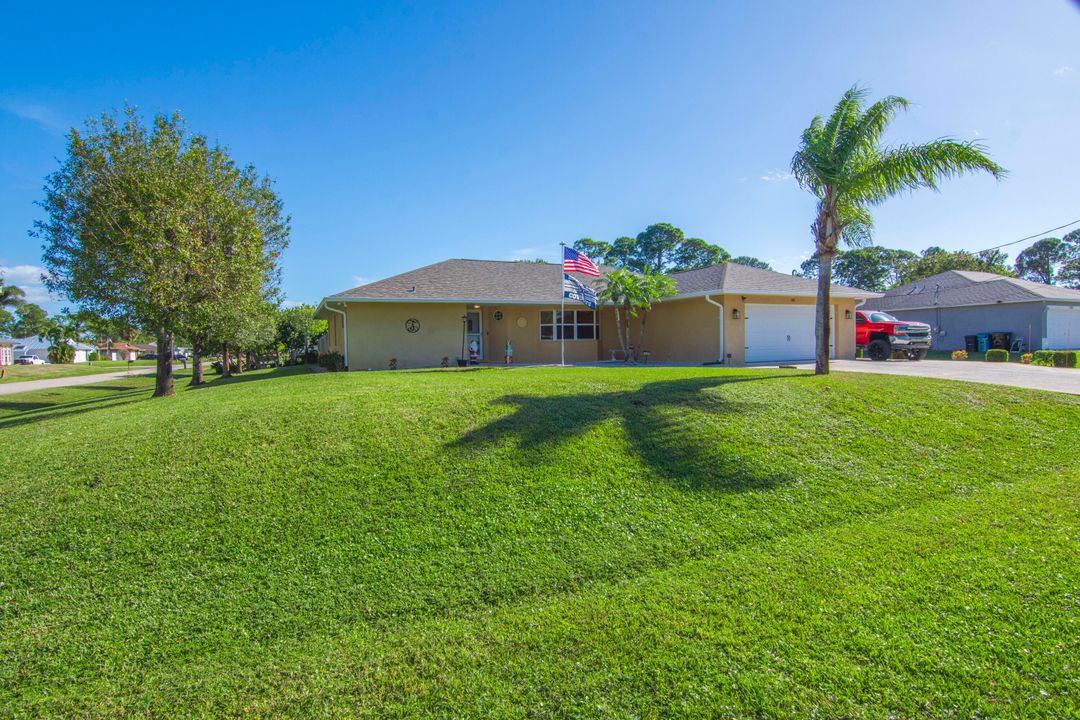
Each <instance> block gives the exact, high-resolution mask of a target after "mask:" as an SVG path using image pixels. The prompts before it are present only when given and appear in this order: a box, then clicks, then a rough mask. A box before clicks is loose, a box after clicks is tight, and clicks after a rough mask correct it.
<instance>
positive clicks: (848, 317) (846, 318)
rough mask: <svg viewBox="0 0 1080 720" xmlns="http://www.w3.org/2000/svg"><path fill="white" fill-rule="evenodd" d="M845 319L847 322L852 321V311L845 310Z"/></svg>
mask: <svg viewBox="0 0 1080 720" xmlns="http://www.w3.org/2000/svg"><path fill="white" fill-rule="evenodd" d="M844 319H845V320H850V319H851V311H850V310H844Z"/></svg>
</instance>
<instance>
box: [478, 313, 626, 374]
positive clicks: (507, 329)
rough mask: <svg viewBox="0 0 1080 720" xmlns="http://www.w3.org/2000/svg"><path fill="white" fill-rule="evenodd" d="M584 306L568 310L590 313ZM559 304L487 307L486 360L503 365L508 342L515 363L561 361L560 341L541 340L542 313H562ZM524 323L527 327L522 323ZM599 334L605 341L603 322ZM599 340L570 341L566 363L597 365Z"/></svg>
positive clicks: (485, 325) (485, 327)
mask: <svg viewBox="0 0 1080 720" xmlns="http://www.w3.org/2000/svg"><path fill="white" fill-rule="evenodd" d="M587 309H588V308H586V307H584V306H581V305H567V306H566V310H567V311H570V310H587ZM558 310H559V306H558V305H550V306H545V305H491V306H485V307H484V308H483V312H484V320H483V322H484V327H483V330H484V339H485V342H486V354H485V358H486V359H487V360H488V361H489V362H502V361H503V354H504V350H505V348H506V341H507V340H510V342H511V343H513V346H514V362H515V363H557V362H559V346H560V342H559V341H558V340H541V339H540V313H541V311H558ZM496 312H501V313H502V319H501V320H496V319H495V313H496ZM522 321H524V327H522V325H521V323H522ZM600 323H601V325H600V328H599V334H600V337H601V338H603V337H604V335H605V328H604V326H603V318H601V320H600ZM599 357H600V355H599V341H597V340H567V341H566V362H568V363H573V362H595V361H596V360H597V359H599Z"/></svg>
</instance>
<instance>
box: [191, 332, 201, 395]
mask: <svg viewBox="0 0 1080 720" xmlns="http://www.w3.org/2000/svg"><path fill="white" fill-rule="evenodd" d="M202 361H203V341H202V339H201V338H192V339H191V363H192V365H191V386H192V387H194V386H196V385H202V384H203V371H202Z"/></svg>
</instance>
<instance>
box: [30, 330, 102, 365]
mask: <svg viewBox="0 0 1080 720" xmlns="http://www.w3.org/2000/svg"><path fill="white" fill-rule="evenodd" d="M13 342H14V344H15V347H14V351H15V357H18V356H20V355H37V356H38V357H39V358H41V359H42V360H48V359H49V345H50V344H51V343H50V342H49V341H48V340H47V339H46V340H42V339H40V338H38V337H36V336H31V337H25V338H15V339H14V340H13ZM67 343H68V345H71V346H72V347H73V348H75V355H74V356H73V357H72V362H77V363H81V362H86V361H87V360H89V359H90V353H92V352H97V348H96V347H94V346H93V345H87V344H86V343H82V342H76V341H74V340H68V341H67Z"/></svg>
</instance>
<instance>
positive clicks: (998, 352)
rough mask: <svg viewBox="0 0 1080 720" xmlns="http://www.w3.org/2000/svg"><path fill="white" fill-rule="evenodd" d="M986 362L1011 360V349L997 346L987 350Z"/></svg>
mask: <svg viewBox="0 0 1080 720" xmlns="http://www.w3.org/2000/svg"><path fill="white" fill-rule="evenodd" d="M986 362H1009V351H1008V350H1003V349H1002V348H995V349H993V350H987V351H986Z"/></svg>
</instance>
